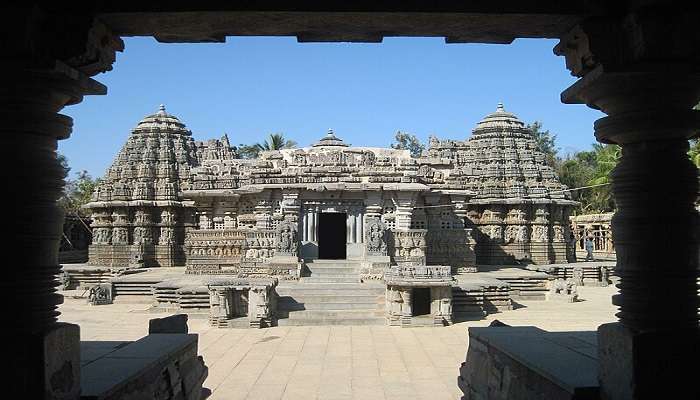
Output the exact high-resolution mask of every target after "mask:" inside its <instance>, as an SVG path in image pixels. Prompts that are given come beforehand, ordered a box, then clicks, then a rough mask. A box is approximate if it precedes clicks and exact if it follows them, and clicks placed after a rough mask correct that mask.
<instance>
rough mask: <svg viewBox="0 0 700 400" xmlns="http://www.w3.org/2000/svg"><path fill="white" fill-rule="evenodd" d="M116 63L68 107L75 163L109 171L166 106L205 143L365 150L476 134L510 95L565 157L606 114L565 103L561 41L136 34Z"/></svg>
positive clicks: (68, 143) (62, 146)
mask: <svg viewBox="0 0 700 400" xmlns="http://www.w3.org/2000/svg"><path fill="white" fill-rule="evenodd" d="M125 44H126V49H125V51H124V53H121V54H119V55H118V57H117V62H116V63H115V64H114V70H112V71H110V72H108V73H106V74H100V75H98V76H97V77H96V79H97V80H99V81H100V82H102V83H104V84H105V85H107V87H108V94H107V95H106V96H88V97H86V98H85V99H84V101H83V102H82V103H81V104H78V105H76V106H71V107H68V108H66V109H64V111H63V112H64V113H65V114H67V115H70V116H71V117H73V118H74V122H75V125H74V129H73V134H72V136H71V138H70V139H68V140H65V141H62V142H60V143H59V151H60V152H62V153H63V154H65V155H66V157H67V158H68V161H69V164H70V166H71V168H72V171H71V176H73V174H74V173H75V172H77V171H79V170H87V171H88V172H89V173H91V174H92V175H93V176H101V175H102V174H103V173H104V171H105V169H106V168H107V167H108V166H109V165H110V164H111V162H112V158H113V157H114V155H115V154H116V153H117V151H119V149H120V148H121V146H122V144H123V143H124V142H125V141H126V138H127V137H128V135H129V134H130V131H131V129H132V128H133V127H134V126H135V125H136V123H138V121H139V120H141V119H142V118H143V117H144V116H146V115H148V114H151V113H154V112H155V111H157V109H158V105H159V104H161V103H163V104H165V105H166V108H167V110H168V112H170V113H171V114H174V115H176V116H177V117H178V118H180V120H181V121H182V122H184V123H185V124H186V125H187V127H188V128H189V129H190V130H191V131H192V132H193V135H194V138H195V140H204V139H208V138H218V137H220V136H221V135H222V134H223V133H224V132H226V133H228V135H229V138H230V139H231V142H232V143H233V144H236V145H237V144H239V143H253V142H258V141H262V140H263V139H264V138H265V136H266V135H267V134H269V133H273V132H281V133H283V134H284V135H285V136H287V137H288V138H290V139H293V140H295V141H297V142H298V143H299V145H300V146H306V145H308V144H310V143H312V142H314V141H316V140H317V139H318V138H320V137H321V136H322V135H323V134H324V133H325V132H326V131H327V130H328V128H333V130H334V131H335V132H336V134H337V135H338V136H340V137H341V138H343V139H344V140H345V141H346V142H348V143H351V144H353V145H358V146H382V147H386V146H389V144H390V143H391V141H392V139H393V135H394V133H395V132H396V131H397V130H402V131H407V132H410V133H413V134H415V135H417V136H418V137H419V138H420V139H421V140H423V141H427V138H428V135H430V134H435V135H437V136H438V137H441V138H452V139H466V138H468V137H469V135H470V134H471V130H472V128H473V127H474V126H475V124H476V123H477V122H478V121H479V120H480V119H481V118H482V117H483V116H485V115H486V114H488V113H490V112H492V111H494V110H495V109H496V104H497V103H498V102H499V101H502V102H503V103H504V104H505V108H506V110H507V111H510V112H513V113H515V114H516V115H517V116H519V117H520V119H522V120H523V121H524V122H526V123H528V122H532V121H535V120H539V121H542V123H543V124H544V128H545V129H549V130H551V131H552V132H554V133H556V134H557V135H558V145H559V147H560V148H561V153H562V154H565V153H569V152H572V151H576V150H583V149H587V148H588V147H589V146H590V144H591V143H593V141H594V138H593V121H594V120H596V119H597V118H600V117H601V116H602V114H601V113H599V112H597V111H594V110H591V109H589V108H587V107H585V106H583V105H564V104H562V103H561V102H560V100H559V94H560V93H561V91H562V90H564V89H566V88H567V87H568V86H570V85H571V84H572V83H573V82H574V78H573V77H571V76H570V75H569V73H568V71H567V70H566V69H565V68H564V59H563V58H562V57H557V56H555V55H554V54H553V53H552V48H553V47H554V45H555V44H556V41H554V40H516V41H515V42H514V43H513V44H511V45H483V44H445V43H444V41H443V39H442V38H387V39H385V40H384V42H383V43H381V44H356V43H296V40H295V39H294V38H260V37H252V38H228V41H227V43H226V44H161V43H157V42H156V41H155V40H154V39H152V38H129V39H126V40H125Z"/></svg>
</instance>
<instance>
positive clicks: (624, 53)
mask: <svg viewBox="0 0 700 400" xmlns="http://www.w3.org/2000/svg"><path fill="white" fill-rule="evenodd" d="M680 12H682V11H681V10H679V11H670V12H669V13H668V14H664V15H663V16H661V15H660V10H653V12H652V11H650V12H644V13H643V12H640V13H634V14H629V15H628V16H626V17H625V18H624V19H623V20H622V21H600V20H596V21H591V22H588V21H587V22H586V23H584V24H582V25H581V26H579V27H577V28H575V29H574V30H573V31H572V32H571V33H570V34H569V35H568V36H566V37H564V38H562V41H561V42H560V44H559V45H558V46H557V47H556V48H555V52H556V53H557V54H560V55H564V56H566V62H567V66H568V67H569V68H570V69H571V71H572V74H573V75H576V76H579V77H581V79H580V80H579V81H578V82H576V83H575V84H574V85H573V86H571V87H570V88H569V89H567V90H566V91H565V92H564V93H563V94H562V100H563V101H564V102H565V103H585V104H587V105H589V106H590V107H593V108H596V109H600V110H601V111H603V112H604V113H606V114H607V115H608V116H607V117H605V118H601V119H599V120H598V121H596V123H595V136H596V139H597V140H598V141H600V142H603V143H615V144H619V145H620V146H622V157H621V159H620V161H619V164H618V165H617V167H616V168H615V169H614V171H613V173H612V181H613V193H614V196H615V200H616V203H617V207H618V210H617V212H616V213H615V216H614V217H613V220H612V229H613V232H614V235H615V247H616V250H617V266H616V272H617V275H618V276H619V277H620V283H619V284H618V288H619V289H620V293H619V294H618V295H616V296H615V297H614V298H613V303H614V304H615V305H617V306H619V308H620V312H619V313H618V314H617V316H618V317H619V318H620V322H618V323H612V324H604V325H601V326H600V327H599V328H598V347H599V360H600V363H601V365H600V381H601V398H603V399H642V398H655V397H658V396H659V395H660V394H663V396H664V397H686V398H698V397H699V396H700V394H699V393H698V392H699V389H698V385H697V376H695V374H696V372H695V371H694V369H693V368H689V367H688V365H695V364H697V360H698V356H699V354H698V353H699V350H698V343H700V335H699V331H698V305H699V300H698V293H697V291H698V286H697V279H698V262H699V261H698V260H699V257H700V254H699V253H698V252H699V249H700V243H699V242H700V240H699V237H698V236H699V233H700V228H699V226H700V225H699V221H698V213H697V211H696V210H695V208H694V201H695V200H696V198H697V195H698V172H697V169H696V168H695V166H694V165H692V164H691V162H690V161H689V160H688V156H687V154H686V152H687V150H688V142H687V139H688V138H690V137H692V136H693V135H697V133H698V131H700V115H699V114H700V111H694V110H692V107H693V106H694V105H696V104H698V102H699V101H700V73H699V72H698V71H699V70H700V69H699V68H698V64H697V58H693V57H696V56H697V49H698V48H700V39H699V38H698V35H697V34H696V29H697V28H696V27H695V25H694V24H695V23H694V22H693V21H697V18H698V15H697V14H695V15H692V14H691V15H685V13H683V15H680V14H677V13H680ZM668 38H673V39H668ZM693 54H695V56H693ZM670 382H672V383H670ZM693 393H694V394H695V395H693ZM681 395H682V396H681Z"/></svg>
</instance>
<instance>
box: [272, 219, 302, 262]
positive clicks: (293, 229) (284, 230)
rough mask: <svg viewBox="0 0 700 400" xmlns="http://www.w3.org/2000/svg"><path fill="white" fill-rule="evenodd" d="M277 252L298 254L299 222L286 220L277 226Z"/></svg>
mask: <svg viewBox="0 0 700 400" xmlns="http://www.w3.org/2000/svg"><path fill="white" fill-rule="evenodd" d="M276 241H277V252H278V253H279V254H282V255H291V256H296V255H297V247H298V241H297V224H295V223H292V222H289V221H285V222H282V223H280V224H279V225H278V226H277V238H276Z"/></svg>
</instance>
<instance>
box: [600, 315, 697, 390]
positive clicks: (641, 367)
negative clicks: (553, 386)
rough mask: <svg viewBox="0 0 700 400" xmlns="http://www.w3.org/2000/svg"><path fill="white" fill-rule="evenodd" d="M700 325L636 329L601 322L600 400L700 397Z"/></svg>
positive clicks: (617, 323)
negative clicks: (699, 365) (681, 327)
mask: <svg viewBox="0 0 700 400" xmlns="http://www.w3.org/2000/svg"><path fill="white" fill-rule="evenodd" d="M699 348H700V329H688V330H680V329H675V330H659V331H646V332H637V331H634V330H632V329H629V328H627V327H625V326H624V325H622V324H621V323H619V322H615V323H610V324H603V325H601V326H600V327H598V358H599V360H600V383H601V399H604V400H621V399H635V400H637V399H659V398H669V399H672V398H685V399H698V398H700V385H698V382H697V380H698V377H697V368H695V365H697V362H698V359H700V350H699Z"/></svg>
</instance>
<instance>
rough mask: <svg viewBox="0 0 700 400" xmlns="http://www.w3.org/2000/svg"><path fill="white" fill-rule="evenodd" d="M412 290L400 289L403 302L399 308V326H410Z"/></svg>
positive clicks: (411, 318)
mask: <svg viewBox="0 0 700 400" xmlns="http://www.w3.org/2000/svg"><path fill="white" fill-rule="evenodd" d="M412 295H413V288H410V287H408V288H401V298H402V300H403V303H402V307H401V325H410V324H411V321H412V320H413V308H412V307H411V306H412V303H413V298H412Z"/></svg>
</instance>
